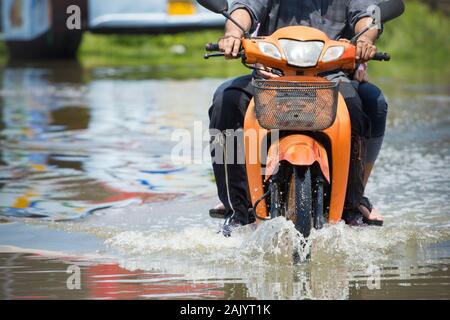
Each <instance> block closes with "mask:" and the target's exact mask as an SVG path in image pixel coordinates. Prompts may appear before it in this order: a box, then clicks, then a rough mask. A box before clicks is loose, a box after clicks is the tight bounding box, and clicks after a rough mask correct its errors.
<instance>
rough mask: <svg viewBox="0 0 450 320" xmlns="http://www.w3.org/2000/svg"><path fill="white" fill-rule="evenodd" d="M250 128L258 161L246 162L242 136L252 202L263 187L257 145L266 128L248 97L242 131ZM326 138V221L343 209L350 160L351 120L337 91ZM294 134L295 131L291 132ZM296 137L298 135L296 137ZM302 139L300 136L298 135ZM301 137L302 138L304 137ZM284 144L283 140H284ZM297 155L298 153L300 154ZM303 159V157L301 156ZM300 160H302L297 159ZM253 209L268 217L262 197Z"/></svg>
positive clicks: (301, 79)
mask: <svg viewBox="0 0 450 320" xmlns="http://www.w3.org/2000/svg"><path fill="white" fill-rule="evenodd" d="M279 80H289V81H293V80H295V81H299V82H304V81H319V80H321V81H323V79H320V78H310V77H309V78H307V77H301V76H297V77H282V78H279ZM247 130H254V132H256V134H257V141H258V143H257V146H256V148H258V150H256V151H257V153H256V154H257V155H258V161H256V162H255V161H252V162H250V161H249V160H250V158H249V157H250V154H251V153H250V148H252V147H255V146H254V145H252V144H250V143H249V141H248V139H245V141H244V145H245V156H246V168H247V178H248V185H249V191H250V196H251V201H252V204H253V205H254V204H255V203H256V201H257V200H258V199H260V198H261V197H262V196H263V194H264V187H263V171H262V165H261V154H262V153H261V145H262V142H263V141H264V139H265V137H266V136H267V134H268V130H266V129H264V128H262V127H261V126H260V125H259V123H258V120H257V119H256V114H255V104H254V101H253V100H252V101H251V102H250V105H249V107H248V109H247V112H246V115H245V121H244V131H247ZM322 132H323V133H324V134H325V135H326V136H327V137H328V138H329V140H330V144H331V150H327V156H328V157H330V158H331V165H332V171H331V175H330V177H329V179H331V180H330V181H331V195H330V212H329V218H328V222H330V223H335V222H339V221H340V220H341V217H342V211H343V209H344V201H345V194H346V190H347V179H348V171H349V163H350V141H351V124H350V117H349V114H348V110H347V106H346V104H345V100H344V98H343V97H342V95H341V94H339V97H338V106H337V115H336V120H335V121H334V123H333V125H332V126H331V127H329V128H327V129H325V130H323V131H322ZM294 136H298V135H294ZM297 139H298V137H297ZM302 139H303V138H302ZM302 141H305V140H304V139H303V140H302ZM284 143H285V144H287V141H286V142H284ZM253 152H255V150H253ZM300 157H301V156H300ZM303 160H305V159H303ZM298 161H302V160H298ZM256 211H257V213H258V215H259V216H261V217H268V216H269V214H268V212H267V209H266V203H265V201H261V203H260V204H259V206H258V207H257V208H256Z"/></svg>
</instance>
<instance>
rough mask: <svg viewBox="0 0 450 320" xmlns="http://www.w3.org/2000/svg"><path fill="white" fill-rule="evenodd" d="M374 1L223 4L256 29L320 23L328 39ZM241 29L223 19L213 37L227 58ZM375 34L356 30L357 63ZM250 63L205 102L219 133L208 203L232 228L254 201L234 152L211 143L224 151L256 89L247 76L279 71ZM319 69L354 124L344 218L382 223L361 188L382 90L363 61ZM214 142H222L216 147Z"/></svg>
mask: <svg viewBox="0 0 450 320" xmlns="http://www.w3.org/2000/svg"><path fill="white" fill-rule="evenodd" d="M376 4H377V1H375V0H330V1H326V2H324V1H320V0H300V1H298V0H283V1H282V0H236V1H233V2H232V4H231V7H230V10H229V12H230V13H231V16H232V18H233V19H234V20H236V21H237V22H238V23H239V24H240V25H241V26H242V27H243V28H244V29H245V30H246V31H248V32H252V33H254V34H256V35H258V36H266V35H270V34H272V33H273V32H275V31H276V30H277V29H279V28H282V27H286V26H294V25H303V26H309V27H313V28H316V29H319V30H321V31H323V32H324V33H326V34H327V36H328V37H330V39H336V40H337V39H341V40H342V41H348V40H346V39H348V38H350V37H351V36H352V35H354V34H357V33H358V32H360V31H361V30H363V29H364V28H365V27H366V26H367V25H369V24H370V23H371V22H372V18H371V16H370V13H369V12H368V8H369V7H370V6H372V5H376ZM243 35H244V32H243V31H242V30H241V29H240V28H239V27H237V26H236V25H235V24H234V23H232V22H231V21H228V22H227V23H226V26H225V34H224V36H223V37H222V38H220V39H219V47H220V49H221V51H223V52H224V54H225V57H226V58H227V59H233V58H237V57H238V56H239V55H238V54H239V51H240V48H241V41H242V37H243ZM378 36H379V30H378V29H370V30H368V31H367V32H365V33H364V34H363V35H362V36H360V37H359V38H358V41H357V44H356V46H357V54H356V55H357V58H358V59H359V61H360V62H361V64H362V66H364V65H365V63H366V62H367V61H369V60H370V59H371V58H373V56H374V55H375V53H376V52H377V49H376V46H375V45H374V43H375V41H376V40H377V38H378ZM256 69H257V71H256V72H254V73H253V74H251V75H245V76H241V77H238V78H235V79H232V80H230V81H227V82H225V83H224V84H222V85H221V86H220V87H219V88H218V89H217V90H216V92H215V94H214V97H213V102H212V106H211V107H210V109H209V118H210V130H211V132H221V134H220V135H217V134H212V136H211V156H212V159H213V164H212V165H213V171H214V175H215V180H216V184H217V189H218V195H219V199H220V201H221V202H222V204H220V205H219V206H217V207H216V208H214V209H211V212H210V213H212V215H213V214H214V213H224V214H225V218H226V219H225V223H224V226H223V230H222V231H223V233H224V235H230V234H231V231H230V230H232V229H233V228H234V227H237V226H243V225H246V224H248V223H251V222H253V221H254V218H253V216H252V215H251V214H250V213H249V208H251V207H252V206H251V202H250V198H249V195H248V184H247V176H246V168H245V164H241V163H237V162H236V161H235V160H236V157H233V159H227V158H226V157H225V162H220V161H215V160H214V159H216V154H215V153H216V151H217V150H222V152H223V150H224V148H223V144H224V143H225V142H224V141H225V140H226V137H227V135H230V133H232V132H235V131H236V130H237V131H239V130H242V126H243V123H244V115H245V112H246V109H247V107H248V105H249V102H250V100H251V99H252V97H253V95H254V94H253V87H252V78H253V77H259V78H265V79H269V78H275V77H278V76H279V75H276V74H274V73H272V72H271V70H270V69H269V68H266V67H265V66H262V65H258V66H256ZM321 76H323V77H325V78H326V79H328V80H330V81H333V82H337V83H338V84H339V91H340V93H341V94H342V95H343V97H344V99H345V101H346V104H347V107H348V110H349V114H350V120H351V125H352V142H351V144H352V147H351V150H352V151H351V162H350V171H349V183H348V188H347V194H346V201H345V209H344V214H343V219H344V220H345V221H346V223H348V224H359V223H361V221H364V222H365V223H368V224H378V225H380V224H381V223H382V216H381V215H380V214H379V213H378V212H377V211H376V209H374V208H373V206H372V204H371V203H370V201H369V200H368V198H367V197H365V196H364V189H365V185H366V184H367V181H368V179H369V176H370V173H371V171H372V168H373V165H374V163H375V160H376V158H377V156H378V153H379V151H380V149H381V145H382V142H383V137H384V132H385V128H386V117H387V103H386V101H385V99H384V96H383V94H382V92H381V90H380V89H379V88H378V87H376V86H375V85H373V84H371V83H369V82H368V81H367V74H366V72H365V70H364V68H363V67H360V68H359V69H358V70H357V71H356V72H355V73H354V74H353V75H349V74H346V73H344V72H343V71H341V70H336V71H333V72H328V73H327V74H323V75H321ZM351 79H354V80H353V81H352V80H351ZM218 144H219V145H221V146H222V147H221V148H217V145H218ZM233 146H234V147H233V148H234V149H235V150H233V154H239V153H241V154H242V152H244V151H243V150H242V143H234V144H233ZM225 152H226V151H225ZM219 158H220V157H219ZM222 159H223V158H222Z"/></svg>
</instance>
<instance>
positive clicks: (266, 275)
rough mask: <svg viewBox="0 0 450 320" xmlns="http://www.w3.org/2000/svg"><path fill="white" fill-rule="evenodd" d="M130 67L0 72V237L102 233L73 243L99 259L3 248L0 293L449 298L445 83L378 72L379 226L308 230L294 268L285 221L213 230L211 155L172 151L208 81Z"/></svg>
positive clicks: (373, 192)
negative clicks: (76, 274)
mask: <svg viewBox="0 0 450 320" xmlns="http://www.w3.org/2000/svg"><path fill="white" fill-rule="evenodd" d="M133 72H137V74H136V75H134V74H133ZM133 72H131V71H130V70H127V69H126V68H122V69H94V70H84V69H82V68H81V67H80V66H79V65H77V64H72V65H67V64H65V65H64V66H63V67H61V66H58V65H53V66H48V65H43V66H33V67H29V66H28V67H24V66H9V67H7V68H4V69H3V70H1V71H0V86H1V88H0V89H1V90H0V111H1V112H0V117H1V118H0V120H1V121H0V128H1V148H0V153H1V154H0V188H1V190H0V214H1V216H2V217H3V218H2V220H0V226H1V228H2V230H3V232H5V230H8V228H10V229H9V230H11V231H10V233H12V232H13V231H14V230H16V229H14V228H16V226H17V224H20V223H22V221H25V222H26V223H27V225H26V226H24V227H23V228H29V232H28V233H27V235H25V233H24V234H22V233H21V234H19V235H16V236H14V237H13V236H12V235H10V236H8V235H6V236H3V238H1V239H3V240H1V241H0V246H1V245H9V246H11V245H15V246H19V247H25V248H33V249H34V250H39V249H42V250H56V251H58V252H64V251H65V248H64V247H62V246H58V242H60V243H68V242H69V239H71V238H67V236H65V234H69V233H72V232H79V233H81V234H83V233H84V234H89V235H90V236H94V237H96V238H97V239H100V240H101V243H102V245H101V246H100V247H96V246H94V245H92V248H91V247H89V245H87V248H86V247H84V249H86V251H88V252H92V253H93V254H94V253H96V254H97V255H99V256H101V257H103V258H104V259H101V258H98V257H96V258H92V257H90V258H86V257H84V258H83V257H78V258H74V257H73V256H76V254H74V255H72V257H68V256H70V254H66V255H64V256H63V255H61V254H59V255H57V256H54V257H53V256H52V257H48V256H47V253H43V252H41V253H40V254H39V255H31V254H25V253H20V254H19V253H11V251H15V250H11V249H8V250H4V249H1V251H6V252H5V253H2V254H0V259H1V263H0V287H1V288H2V289H1V290H0V298H8V299H23V298H30V297H34V298H39V297H41V298H56V297H60V298H99V299H110V298H113V299H116V298H150V299H167V298H194V299H211V298H212V299H215V298H221V299H222V298H225V299H237V298H240V299H253V298H258V299H320V298H322V299H353V298H356V299H359V298H362V299H365V298H394V299H395V298H447V299H448V298H450V287H449V284H450V283H449V280H448V279H449V276H450V274H449V270H448V267H449V266H450V245H449V244H450V211H449V209H448V203H449V200H450V199H449V194H450V170H448V166H449V163H450V162H449V160H450V93H449V92H450V88H449V86H448V84H443V83H437V84H430V85H428V84H427V85H417V84H414V85H411V84H403V83H398V82H395V81H389V80H384V81H385V82H384V83H382V86H383V88H384V89H385V93H386V95H387V96H388V97H389V104H390V114H389V121H388V134H387V136H386V139H385V146H384V149H383V151H382V153H381V156H380V158H379V161H378V162H377V166H376V169H375V171H374V175H373V177H372V178H371V181H370V183H369V186H368V194H369V196H370V198H371V199H372V200H373V202H374V203H375V204H376V206H377V207H378V208H380V210H381V211H382V213H383V214H384V215H385V216H386V225H385V227H383V228H374V227H369V228H349V227H347V226H345V225H343V224H337V225H333V226H327V227H326V228H324V229H323V230H321V231H319V232H313V234H312V236H311V238H310V239H309V240H308V242H307V243H306V246H300V247H302V248H303V247H304V249H302V250H303V251H302V252H301V253H302V254H304V255H305V256H306V255H307V254H308V253H311V260H310V261H308V262H306V263H303V264H301V265H296V266H294V265H293V264H292V256H291V255H290V252H291V251H290V248H292V247H294V246H299V243H300V242H301V239H299V238H298V236H297V234H296V232H295V230H294V228H293V226H292V224H291V223H288V222H286V221H284V220H283V219H276V220H273V221H270V222H268V223H264V224H263V225H262V226H261V227H260V228H257V229H256V228H255V227H254V226H248V227H245V228H243V229H242V230H240V231H239V232H236V233H235V234H234V236H233V237H231V238H229V239H225V238H223V237H222V236H221V235H220V234H217V233H216V231H217V228H218V224H219V223H220V222H219V221H215V220H212V219H210V218H209V217H208V214H207V210H208V208H209V207H210V206H211V205H213V204H214V203H215V201H216V200H215V186H214V185H213V183H212V182H211V173H210V169H209V164H208V163H203V164H195V165H189V166H186V165H178V164H174V163H173V162H172V161H171V159H170V152H171V148H172V146H173V145H174V142H173V141H171V139H170V136H171V134H172V132H173V130H174V129H188V130H192V128H193V122H194V121H198V120H200V121H203V122H204V123H205V122H206V120H207V119H206V118H207V107H208V105H209V102H210V97H211V94H212V92H213V91H214V88H215V87H216V86H217V85H218V84H219V83H220V80H210V79H202V80H189V81H174V80H151V77H149V76H151V75H149V74H148V73H147V72H148V70H147V71H146V70H144V71H142V72H139V70H134V71H133ZM30 217H31V218H36V219H25V220H24V219H20V218H30ZM54 221H59V222H56V223H55V222H54ZM10 222H13V223H10ZM46 228H49V229H46ZM50 228H52V230H53V229H57V230H59V231H60V232H56V233H55V232H52V233H51V236H50V232H48V230H50ZM20 230H22V229H20ZM26 230H28V229H26ZM0 235H1V234H0ZM27 236H28V237H29V238H27ZM31 241H32V242H33V243H36V244H37V245H36V246H32V245H31ZM76 241H80V240H75V243H72V244H73V246H74V247H76V246H77V243H76ZM299 241H300V242H299ZM2 242H4V243H2ZM50 244H51V245H50ZM303 244H304V243H303ZM80 246H81V243H80ZM16 251H17V250H16ZM70 264H77V265H80V266H81V269H82V275H83V276H82V282H83V285H82V290H81V291H68V290H67V289H66V288H65V280H66V279H67V278H66V277H67V274H65V270H66V269H67V266H68V265H70ZM42 288H46V289H42Z"/></svg>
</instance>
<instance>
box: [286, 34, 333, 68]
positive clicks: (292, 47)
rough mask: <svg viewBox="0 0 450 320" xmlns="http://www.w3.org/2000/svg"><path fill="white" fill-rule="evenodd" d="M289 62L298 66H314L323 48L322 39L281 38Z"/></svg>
mask: <svg viewBox="0 0 450 320" xmlns="http://www.w3.org/2000/svg"><path fill="white" fill-rule="evenodd" d="M278 41H279V42H280V45H281V47H282V48H283V50H284V53H285V54H286V58H287V62H288V63H289V64H291V65H294V66H297V67H313V66H315V65H316V64H317V61H318V60H319V57H320V53H321V52H322V49H323V45H324V44H323V42H321V41H296V40H287V39H280V40H278Z"/></svg>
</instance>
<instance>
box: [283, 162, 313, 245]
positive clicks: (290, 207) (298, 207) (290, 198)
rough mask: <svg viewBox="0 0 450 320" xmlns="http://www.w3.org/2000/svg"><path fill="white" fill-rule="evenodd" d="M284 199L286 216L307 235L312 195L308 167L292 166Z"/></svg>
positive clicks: (311, 216) (310, 218) (309, 226)
mask: <svg viewBox="0 0 450 320" xmlns="http://www.w3.org/2000/svg"><path fill="white" fill-rule="evenodd" d="M287 191H288V192H287V198H286V201H285V206H286V208H285V213H286V218H287V219H288V220H291V221H292V222H293V223H294V225H295V228H296V229H297V230H298V231H299V232H300V233H301V234H302V235H303V236H304V237H305V238H307V237H309V235H310V233H311V228H312V226H313V214H312V211H313V196H312V179H311V169H310V167H298V166H294V167H293V170H292V175H291V178H290V180H289V182H288V186H287Z"/></svg>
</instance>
